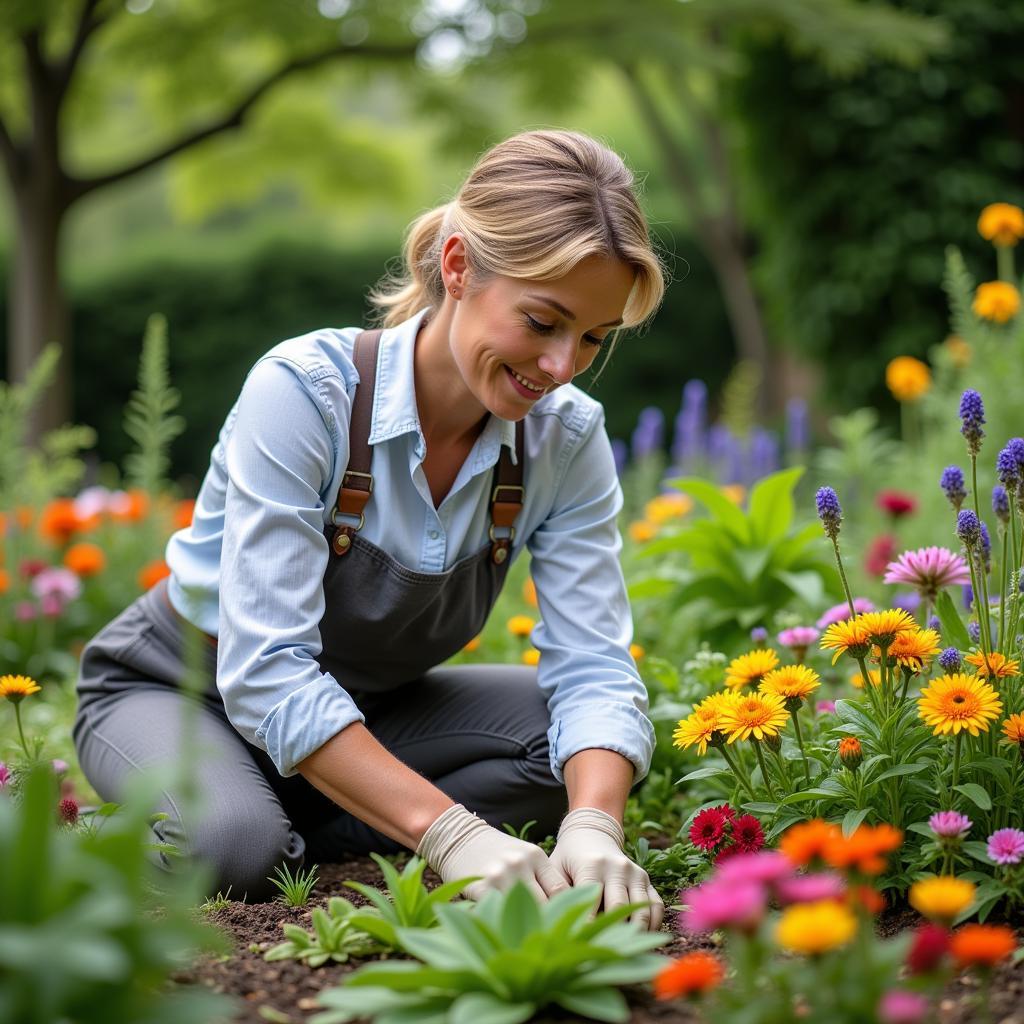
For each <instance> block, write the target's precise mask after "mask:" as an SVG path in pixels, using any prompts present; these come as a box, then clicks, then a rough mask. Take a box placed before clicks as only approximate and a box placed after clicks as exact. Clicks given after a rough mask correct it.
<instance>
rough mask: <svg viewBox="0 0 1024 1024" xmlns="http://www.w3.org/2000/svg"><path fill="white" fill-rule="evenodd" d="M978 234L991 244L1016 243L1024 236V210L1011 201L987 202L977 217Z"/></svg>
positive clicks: (1009, 244)
mask: <svg viewBox="0 0 1024 1024" xmlns="http://www.w3.org/2000/svg"><path fill="white" fill-rule="evenodd" d="M978 234H979V235H981V237H982V238H985V239H987V240H988V241H990V242H991V243H992V244H993V245H999V246H1011V245H1016V244H1017V242H1018V241H1019V240H1020V239H1021V238H1024V210H1021V208H1020V207H1019V206H1014V205H1013V204H1012V203H989V205H988V206H986V207H985V209H984V210H982V211H981V216H980V217H978Z"/></svg>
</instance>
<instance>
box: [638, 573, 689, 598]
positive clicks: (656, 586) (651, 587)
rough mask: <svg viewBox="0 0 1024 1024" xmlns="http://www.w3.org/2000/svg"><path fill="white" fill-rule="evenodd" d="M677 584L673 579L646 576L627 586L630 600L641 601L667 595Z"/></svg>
mask: <svg viewBox="0 0 1024 1024" xmlns="http://www.w3.org/2000/svg"><path fill="white" fill-rule="evenodd" d="M677 586H679V584H678V583H677V582H676V581H675V580H666V579H660V578H659V577H657V576H648V577H647V578H646V579H642V580H637V581H636V582H634V583H631V584H630V585H629V587H628V590H627V592H628V594H629V599H630V601H643V600H646V599H650V598H654V599H657V598H663V597H668V595H669V594H671V593H672V592H673V591H674V590H675V589H676V587H677Z"/></svg>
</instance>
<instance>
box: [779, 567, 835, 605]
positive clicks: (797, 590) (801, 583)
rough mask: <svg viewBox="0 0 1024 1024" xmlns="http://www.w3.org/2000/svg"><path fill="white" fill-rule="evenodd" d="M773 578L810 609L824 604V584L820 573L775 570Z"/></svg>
mask: <svg viewBox="0 0 1024 1024" xmlns="http://www.w3.org/2000/svg"><path fill="white" fill-rule="evenodd" d="M775 577H776V579H778V580H779V581H780V582H781V583H783V584H785V586H787V587H788V588H789V589H790V590H791V591H793V593H794V594H795V595H796V596H797V597H798V598H800V600H801V601H803V602H804V603H805V604H807V605H809V606H810V607H812V608H813V607H816V606H818V605H822V604H824V603H825V584H824V581H823V580H822V578H821V574H820V573H818V572H815V571H813V570H810V569H809V570H807V571H805V572H789V571H788V570H787V569H776V570H775Z"/></svg>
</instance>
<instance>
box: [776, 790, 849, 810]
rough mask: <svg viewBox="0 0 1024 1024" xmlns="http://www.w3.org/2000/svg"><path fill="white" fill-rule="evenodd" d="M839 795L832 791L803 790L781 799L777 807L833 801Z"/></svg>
mask: <svg viewBox="0 0 1024 1024" xmlns="http://www.w3.org/2000/svg"><path fill="white" fill-rule="evenodd" d="M838 795H839V794H837V793H836V791H835V790H832V789H804V790H801V791H800V792H798V793H790V794H789V796H786V797H783V798H782V800H781V802H780V803H779V807H789V806H790V805H791V804H803V803H807V802H808V801H810V800H834V799H835V798H836V797H837V796H838Z"/></svg>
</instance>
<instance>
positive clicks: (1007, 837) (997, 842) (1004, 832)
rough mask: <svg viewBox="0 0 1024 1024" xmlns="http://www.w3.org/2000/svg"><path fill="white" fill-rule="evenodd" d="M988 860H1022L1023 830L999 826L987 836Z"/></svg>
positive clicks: (998, 862) (1011, 861)
mask: <svg viewBox="0 0 1024 1024" xmlns="http://www.w3.org/2000/svg"><path fill="white" fill-rule="evenodd" d="M988 856H989V860H993V861H995V862H996V863H997V864H1019V863H1020V862H1021V861H1022V860H1024V832H1021V830H1020V829H1019V828H1001V829H999V830H998V831H997V832H993V833H992V835H990V836H989V837H988Z"/></svg>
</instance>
